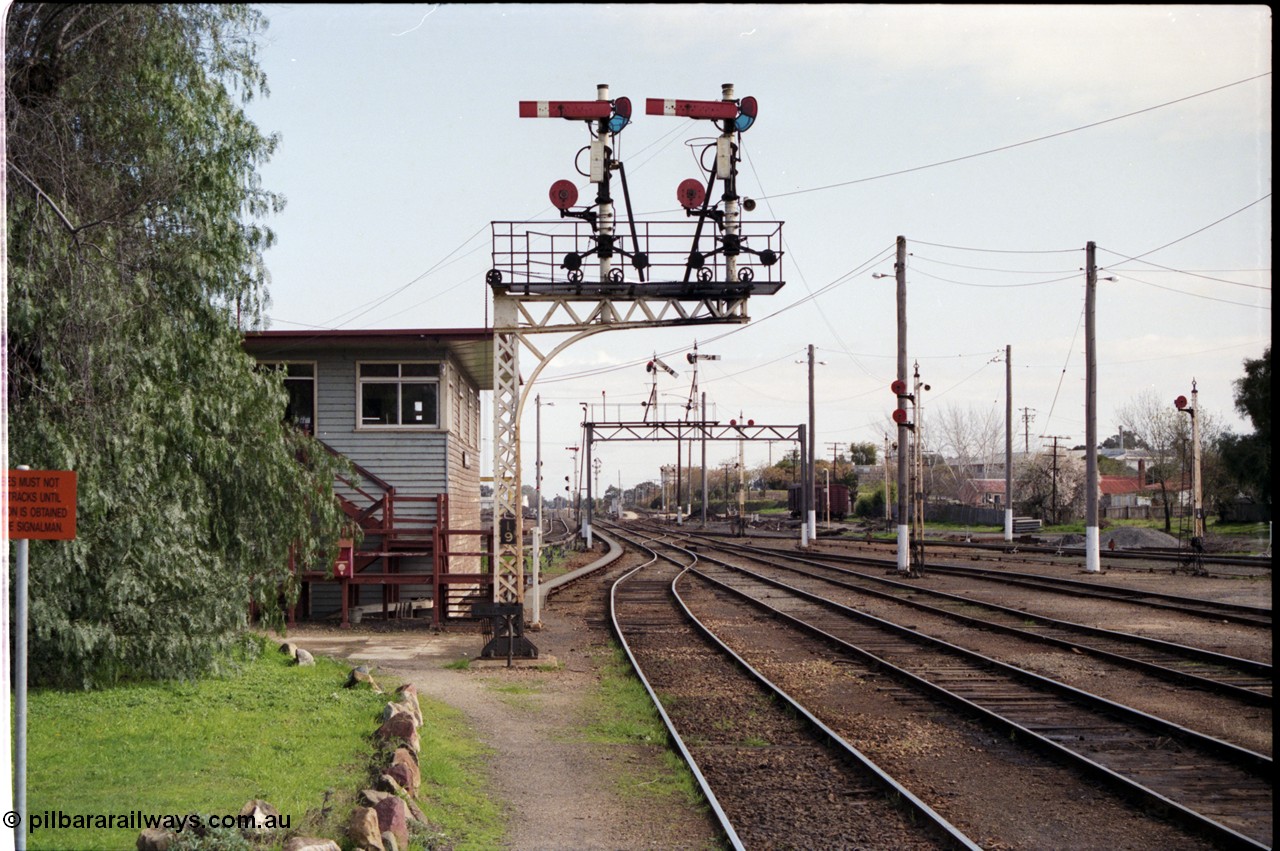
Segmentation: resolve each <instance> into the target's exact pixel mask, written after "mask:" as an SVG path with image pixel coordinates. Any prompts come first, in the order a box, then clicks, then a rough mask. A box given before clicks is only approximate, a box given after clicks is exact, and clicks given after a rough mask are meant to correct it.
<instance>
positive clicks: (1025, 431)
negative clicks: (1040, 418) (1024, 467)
mask: <svg viewBox="0 0 1280 851" xmlns="http://www.w3.org/2000/svg"><path fill="white" fill-rule="evenodd" d="M1018 410H1019V411H1022V453H1023V454H1024V455H1030V454H1031V423H1033V422H1035V419H1036V409H1035V408H1019V409H1018Z"/></svg>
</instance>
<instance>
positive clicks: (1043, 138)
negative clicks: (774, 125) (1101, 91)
mask: <svg viewBox="0 0 1280 851" xmlns="http://www.w3.org/2000/svg"><path fill="white" fill-rule="evenodd" d="M1269 76H1271V72H1270V71H1267V72H1264V73H1262V74H1255V75H1254V76H1252V77H1246V78H1245V79H1243V80H1236V81H1235V82H1234V83H1227V84H1225V85H1221V86H1215V87H1214V88H1212V89H1205V90H1204V91H1201V92H1196V93H1195V94H1191V95H1186V96H1184V97H1180V98H1175V99H1174V100H1170V101H1165V102H1164V103H1158V104H1156V105H1155V106H1148V107H1144V108H1143V109H1137V110H1134V111H1132V112H1126V113H1124V114H1123V115H1116V116H1113V117H1111V118H1104V119H1102V120H1101V121H1093V122H1090V123H1089V124H1082V125H1080V126H1078V127H1072V128H1070V129H1067V130H1059V131H1057V132H1055V133H1047V134H1045V135H1043V136H1036V137H1035V138H1033V139H1026V140H1024V141H1021V142H1014V143H1012V144H1009V145H1001V146H999V147H996V148H988V149H987V150H985V151H978V152H976V153H972V154H965V155H964V156H959V157H951V158H950V159H945V160H939V161H937V162H933V163H929V164H927V165H920V166H913V167H911V168H904V169H899V170H897V171H889V172H885V173H883V174H876V175H872V176H870V177H860V178H857V179H855V180H845V181H842V182H840V183H829V184H826V185H825V186H814V187H810V188H809V189H797V190H794V191H792V192H782V193H779V194H777V195H772V196H766V197H772V198H786V197H789V196H792V195H804V194H807V193H810V192H821V191H823V190H826V189H839V188H841V187H844V186H853V185H856V184H859V183H868V182H870V181H873V180H883V179H885V178H888V177H898V176H900V175H904V174H911V173H913V172H917V171H925V170H926V169H931V168H939V167H940V166H944V165H953V164H955V163H958V162H964V161H965V160H972V159H976V158H978V157H985V156H989V155H991V154H998V153H1002V152H1004V151H1011V150H1013V149H1014V148H1021V147H1024V146H1026V145H1032V144H1035V143H1037V142H1044V141H1047V140H1049V139H1056V138H1058V137H1060V136H1067V135H1070V134H1072V133H1079V132H1081V131H1083V130H1091V129H1093V128H1095V127H1101V126H1103V125H1105V124H1111V123H1113V122H1116V121H1123V120H1124V119H1126V118H1133V117H1134V116H1137V115H1142V114H1144V113H1147V112H1153V111H1155V110H1157V109H1164V108H1166V107H1169V106H1174V105H1176V104H1180V103H1185V102H1186V101H1189V100H1194V99H1195V98H1199V97H1204V96H1206V95H1211V94H1214V93H1216V92H1221V91H1224V90H1226V89H1230V88H1232V87H1234V86H1241V85H1244V84H1245V83H1251V82H1253V81H1254V80H1260V79H1262V78H1263V77H1269ZM756 200H757V201H762V200H765V198H757V199H756Z"/></svg>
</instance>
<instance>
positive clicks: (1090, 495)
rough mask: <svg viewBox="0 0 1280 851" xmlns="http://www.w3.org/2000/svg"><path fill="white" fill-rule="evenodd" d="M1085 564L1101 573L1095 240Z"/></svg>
mask: <svg viewBox="0 0 1280 851" xmlns="http://www.w3.org/2000/svg"><path fill="white" fill-rule="evenodd" d="M1084 255H1085V256H1084V360H1085V369H1084V469H1085V475H1084V478H1085V485H1084V487H1085V493H1084V565H1085V568H1084V569H1085V572H1086V573H1099V572H1101V570H1102V555H1101V550H1100V549H1099V545H1100V538H1099V535H1098V341H1097V321H1096V319H1097V317H1096V314H1097V302H1098V267H1097V266H1096V265H1095V261H1096V259H1097V258H1096V251H1095V245H1094V243H1093V242H1092V241H1090V242H1088V243H1085V249H1084Z"/></svg>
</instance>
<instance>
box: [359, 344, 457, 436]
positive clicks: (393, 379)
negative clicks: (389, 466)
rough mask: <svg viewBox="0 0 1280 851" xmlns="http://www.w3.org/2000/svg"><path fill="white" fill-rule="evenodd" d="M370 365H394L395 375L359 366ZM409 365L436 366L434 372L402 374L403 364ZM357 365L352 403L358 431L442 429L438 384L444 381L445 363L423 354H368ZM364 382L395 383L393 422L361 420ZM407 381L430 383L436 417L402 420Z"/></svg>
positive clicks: (362, 415)
mask: <svg viewBox="0 0 1280 851" xmlns="http://www.w3.org/2000/svg"><path fill="white" fill-rule="evenodd" d="M373 365H381V366H386V365H393V366H395V367H396V373H397V374H396V375H395V376H389V375H370V376H365V375H363V374H362V370H363V368H364V367H365V366H373ZM406 365H412V366H430V367H435V370H436V374H435V375H422V376H418V375H411V376H406V375H404V367H405V366H406ZM355 367H356V374H355V379H356V405H355V421H356V422H355V427H356V430H357V431H418V432H421V431H441V430H442V428H443V426H442V423H444V422H446V420H445V417H444V411H443V410H442V408H443V404H442V402H443V400H441V398H440V396H441V393H440V385H441V383H442V382H443V381H444V377H445V376H444V373H445V370H446V365H445V363H444V362H443V361H441V360H431V359H423V358H408V359H398V358H390V359H389V358H369V359H364V360H357V361H356V363H355ZM366 384H394V385H395V387H396V420H397V421H396V422H395V423H367V422H365V421H364V388H365V385H366ZM406 384H410V385H417V386H431V387H433V388H434V391H433V392H434V394H435V402H436V412H435V420H434V421H433V422H430V423H421V424H419V423H405V422H402V421H401V417H402V416H403V413H404V392H403V390H404V386H405V385H406Z"/></svg>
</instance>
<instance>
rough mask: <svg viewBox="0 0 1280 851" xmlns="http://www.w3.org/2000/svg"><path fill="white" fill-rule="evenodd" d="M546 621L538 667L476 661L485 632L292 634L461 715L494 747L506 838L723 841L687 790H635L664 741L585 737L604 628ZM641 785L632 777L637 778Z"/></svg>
mask: <svg viewBox="0 0 1280 851" xmlns="http://www.w3.org/2000/svg"><path fill="white" fill-rule="evenodd" d="M543 625H544V628H543V629H542V630H541V631H539V632H536V633H530V638H531V639H532V640H533V641H534V643H535V644H536V645H537V646H538V649H539V655H540V658H539V660H538V663H539V664H537V665H536V666H532V665H525V666H520V667H514V668H507V667H506V666H505V664H501V663H494V662H489V661H485V662H483V663H481V662H474V663H473V664H472V665H471V666H470V668H468V669H466V670H451V669H449V668H446V667H445V666H446V665H448V664H449V663H451V662H456V661H457V660H459V659H462V658H472V659H474V658H475V657H476V656H478V655H479V652H480V650H481V648H482V647H483V638H482V636H481V635H480V634H478V633H429V632H423V631H413V632H384V631H372V630H370V629H367V628H366V629H362V628H360V627H356V628H353V629H350V630H337V629H332V628H323V627H312V626H300V627H297V628H295V629H293V630H291V631H290V635H289V638H290V640H292V641H294V642H296V643H297V644H298V645H299V646H301V647H304V648H306V649H307V650H310V651H312V652H313V653H320V654H322V655H326V656H331V657H334V658H340V659H345V660H348V661H350V662H351V663H352V664H368V665H370V666H371V667H373V668H374V669H375V676H377V673H378V672H382V673H384V674H392V675H394V676H395V677H397V678H399V679H401V680H403V681H405V682H412V683H414V684H415V685H416V686H417V687H418V690H419V692H420V693H422V694H424V695H426V696H428V697H431V698H433V699H435V700H439V701H442V702H444V703H447V704H449V705H450V706H452V707H455V708H456V709H458V710H460V711H461V712H463V713H464V714H465V716H466V717H467V719H468V721H469V722H470V724H471V726H472V727H473V729H474V730H475V732H476V735H477V737H478V738H479V739H480V740H481V741H482V742H483V743H484V744H486V745H488V746H489V747H490V748H492V749H493V757H492V759H491V762H490V782H491V788H492V789H493V790H494V793H495V794H496V796H497V797H498V798H500V799H501V801H502V802H503V805H504V807H505V808H506V810H507V812H508V814H509V831H508V837H507V839H508V847H510V848H514V849H529V850H530V851H535V849H536V851H579V850H580V849H601V851H604V849H610V851H630V849H636V850H637V851H639V850H640V849H652V848H672V849H676V848H688V849H714V848H717V847H719V845H718V844H717V843H718V840H717V838H716V837H717V830H716V828H715V827H714V826H713V825H712V824H711V822H710V820H709V818H708V817H707V816H706V815H705V814H702V813H699V812H697V811H696V810H695V809H694V808H692V807H690V806H689V805H687V804H686V803H684V802H683V801H679V800H673V799H671V798H670V797H662V798H659V797H656V796H654V795H650V794H643V793H637V792H635V791H630V792H625V793H624V792H623V791H622V790H621V787H622V786H624V785H626V781H627V780H628V779H632V780H633V781H634V778H635V777H637V776H643V774H644V773H645V772H646V771H649V770H652V769H654V768H655V767H656V766H657V765H658V764H659V761H660V759H661V751H662V748H661V746H660V745H655V746H646V747H631V746H619V745H599V744H592V743H589V742H586V741H585V740H584V737H583V735H582V732H583V726H584V723H585V720H584V719H585V717H586V715H585V713H586V711H587V709H588V701H589V700H590V699H591V697H592V695H593V694H594V692H595V690H596V685H597V682H598V679H597V674H596V662H595V660H596V659H597V658H600V656H601V654H603V653H604V652H605V645H606V642H607V634H605V633H604V631H603V630H601V629H598V628H594V627H592V626H590V625H589V624H588V622H587V621H586V620H585V619H584V618H583V617H582V616H580V615H577V614H575V613H574V612H572V611H557V609H556V607H555V606H554V605H552V606H548V607H547V608H546V609H544V611H543ZM632 786H633V788H634V782H633V783H632Z"/></svg>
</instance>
